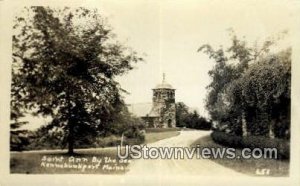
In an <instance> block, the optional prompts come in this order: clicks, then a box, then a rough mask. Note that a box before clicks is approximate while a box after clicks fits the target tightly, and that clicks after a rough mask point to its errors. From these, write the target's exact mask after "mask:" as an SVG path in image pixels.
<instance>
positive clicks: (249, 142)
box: [211, 131, 290, 159]
mask: <svg viewBox="0 0 300 186" xmlns="http://www.w3.org/2000/svg"><path fill="white" fill-rule="evenodd" d="M211 137H212V139H213V140H214V141H215V142H216V143H219V144H222V145H225V146H229V147H234V148H250V149H254V148H276V149H277V150H278V159H288V158H289V157H290V144H289V142H288V141H287V140H283V139H270V138H267V137H264V136H247V137H242V136H236V135H233V134H227V133H225V132H220V131H214V132H212V134H211Z"/></svg>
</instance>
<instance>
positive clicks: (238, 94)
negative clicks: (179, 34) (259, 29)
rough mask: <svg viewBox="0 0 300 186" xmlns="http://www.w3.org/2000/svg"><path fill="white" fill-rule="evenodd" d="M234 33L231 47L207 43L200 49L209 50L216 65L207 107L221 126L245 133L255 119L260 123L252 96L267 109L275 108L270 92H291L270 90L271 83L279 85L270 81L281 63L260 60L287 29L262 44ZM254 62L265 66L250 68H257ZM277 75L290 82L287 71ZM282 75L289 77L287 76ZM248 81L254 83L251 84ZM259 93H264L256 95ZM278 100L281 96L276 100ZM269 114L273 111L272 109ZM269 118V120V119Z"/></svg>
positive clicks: (280, 58) (266, 56)
mask: <svg viewBox="0 0 300 186" xmlns="http://www.w3.org/2000/svg"><path fill="white" fill-rule="evenodd" d="M230 33H231V45H230V46H229V47H228V48H226V49H224V48H223V47H220V48H219V49H217V50H216V49H214V48H213V47H212V46H211V45H208V44H206V45H202V46H201V47H200V48H199V50H198V51H203V52H204V53H206V54H208V56H209V57H210V58H211V59H212V60H213V61H214V62H215V65H214V68H213V69H212V70H211V71H209V75H210V76H211V78H212V81H211V83H210V84H209V86H208V87H207V88H208V91H209V93H208V96H207V101H206V107H207V109H208V111H209V113H210V115H211V118H212V120H214V121H215V122H217V123H218V124H219V126H221V127H223V128H226V127H227V128H229V129H230V130H231V132H234V133H236V134H239V135H241V134H243V135H244V136H245V135H248V128H249V126H248V125H249V123H251V124H252V125H253V124H254V123H256V124H257V123H258V122H257V121H256V122H255V121H252V120H253V119H254V118H256V119H258V117H254V116H253V114H252V113H253V112H254V110H253V109H254V107H253V104H252V103H250V102H251V101H250V99H258V100H259V102H255V104H258V105H260V106H261V107H265V108H264V110H265V111H266V110H272V108H271V105H272V104H271V103H269V104H267V105H266V104H265V101H266V102H268V101H270V100H271V98H270V99H269V98H268V96H266V95H271V96H275V97H276V96H277V94H280V95H281V94H287V92H285V93H282V92H280V91H287V89H284V90H281V89H280V90H278V91H277V90H276V91H277V92H278V93H277V94H275V93H274V92H272V91H271V90H269V88H270V87H269V84H272V83H273V85H272V86H271V88H274V89H276V86H277V85H276V83H275V82H274V81H269V82H267V80H268V78H270V77H273V76H274V75H275V74H277V71H278V70H280V68H281V66H280V65H278V64H277V63H272V64H271V63H270V66H271V67H272V68H271V67H270V68H269V67H267V65H263V63H259V62H260V61H264V60H269V59H270V57H269V56H271V54H270V50H271V46H272V45H275V44H276V43H277V42H278V41H279V40H280V39H282V38H283V37H284V35H285V34H286V32H282V33H280V34H278V35H277V36H276V37H271V38H268V39H267V40H266V41H265V42H262V44H260V45H259V44H257V43H255V44H254V45H250V44H249V43H247V42H246V40H245V39H244V38H242V39H241V38H238V37H237V36H236V34H235V33H234V32H233V31H231V32H230ZM274 56H275V57H274ZM274 56H273V58H277V59H278V60H282V58H283V57H280V55H279V56H278V55H274ZM286 56H288V55H287V54H286V55H285V57H286ZM285 60H286V61H288V57H286V59H285ZM254 64H256V67H257V66H261V67H260V68H261V69H260V70H259V68H258V67H257V68H256V70H257V71H255V72H254V70H252V71H249V68H250V66H251V69H253V68H254V66H255V65H254ZM264 64H266V63H264ZM276 68H279V69H276ZM272 70H273V72H272ZM262 72H263V73H264V74H263V73H262ZM249 73H250V74H252V75H253V73H254V74H255V77H253V76H252V75H249ZM268 73H270V75H268ZM275 76H277V77H278V78H282V79H281V80H280V82H284V83H285V84H288V83H287V78H288V75H287V73H283V74H282V75H275ZM282 76H287V77H286V78H283V77H282ZM255 79H259V82H258V81H256V82H254V80H255ZM250 80H252V82H250ZM247 83H250V84H251V85H250V84H247ZM253 83H254V84H253ZM284 83H283V84H284ZM248 85H249V86H248ZM253 85H255V86H253ZM259 86H260V87H259ZM264 86H266V87H264ZM273 86H274V87H273ZM278 86H280V88H281V87H282V85H281V84H280V85H278ZM255 88H256V89H255ZM262 95H264V96H262ZM255 96H260V97H258V98H256V97H255ZM278 100H279V99H277V100H276V101H278ZM280 102H281V100H280ZM251 104H252V106H251ZM264 113H266V112H264ZM266 114H267V115H270V114H271V113H266ZM264 118H266V117H264ZM268 121H269V120H268ZM266 122H267V120H266V121H265V123H266ZM252 128H257V129H258V130H261V129H262V127H252Z"/></svg>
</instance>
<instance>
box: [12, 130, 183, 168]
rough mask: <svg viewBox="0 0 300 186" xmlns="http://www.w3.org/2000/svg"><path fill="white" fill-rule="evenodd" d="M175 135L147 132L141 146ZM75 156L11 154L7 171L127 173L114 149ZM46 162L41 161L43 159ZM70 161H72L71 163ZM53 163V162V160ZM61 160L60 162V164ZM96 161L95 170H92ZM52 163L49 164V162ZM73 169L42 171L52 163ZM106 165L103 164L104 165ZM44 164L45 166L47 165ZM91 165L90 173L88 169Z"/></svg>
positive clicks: (61, 153)
mask: <svg viewBox="0 0 300 186" xmlns="http://www.w3.org/2000/svg"><path fill="white" fill-rule="evenodd" d="M177 135H179V131H165V132H148V133H146V135H145V144H147V143H153V142H156V141H159V140H162V139H166V138H170V137H173V136H177ZM75 152H76V154H75V155H73V156H71V155H68V154H66V151H60V150H52V151H47V152H43V151H36V152H11V153H10V171H11V173H13V174H14V173H17V174H124V173H126V172H127V171H128V168H127V166H128V164H129V163H130V161H131V160H125V161H122V160H119V159H118V157H117V148H115V147H110V148H94V149H80V150H78V149H77V150H75ZM45 157H46V158H49V159H48V160H49V161H43V158H45ZM72 158H73V159H72ZM53 159H54V160H53ZM61 159H62V161H60V160H61ZM96 159H97V160H99V161H101V163H99V166H98V167H96V165H97V164H98V162H93V160H96ZM50 160H52V161H50ZM70 160H75V161H76V162H75V163H74V162H71V164H72V165H74V164H75V165H77V168H74V167H73V168H60V167H45V166H53V165H54V164H55V163H56V164H59V165H64V164H65V163H69V164H70V162H69V161H70ZM105 161H106V162H105ZM47 163H48V164H47ZM79 165H86V166H88V165H90V167H91V168H90V169H89V168H86V169H84V171H83V169H79ZM92 165H94V169H92V168H93V167H92Z"/></svg>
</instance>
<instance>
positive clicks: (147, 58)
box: [25, 0, 298, 128]
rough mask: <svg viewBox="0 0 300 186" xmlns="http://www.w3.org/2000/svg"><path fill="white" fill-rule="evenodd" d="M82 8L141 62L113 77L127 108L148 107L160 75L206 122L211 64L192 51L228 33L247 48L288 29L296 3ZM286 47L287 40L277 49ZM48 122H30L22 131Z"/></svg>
mask: <svg viewBox="0 0 300 186" xmlns="http://www.w3.org/2000/svg"><path fill="white" fill-rule="evenodd" d="M86 4H87V5H86V6H87V7H91V8H97V9H99V12H100V13H101V14H102V15H103V17H105V18H107V21H108V23H109V24H110V26H111V27H112V28H113V32H114V33H115V34H116V36H117V37H116V39H117V40H119V41H120V42H121V43H123V44H124V45H127V46H129V47H131V48H132V49H134V50H135V51H137V52H138V53H139V54H140V55H141V56H143V57H144V62H140V63H138V64H136V65H135V68H134V70H132V71H129V72H128V73H127V74H125V75H122V76H120V77H118V78H117V80H118V81H119V82H120V85H121V87H122V88H123V89H125V90H127V91H128V92H129V93H130V94H123V96H124V99H125V101H126V103H127V104H130V103H131V104H132V103H145V102H147V103H149V102H151V100H152V88H154V87H155V86H156V85H157V84H158V83H161V81H162V74H163V73H165V74H166V81H167V82H168V83H170V84H171V85H172V86H173V87H174V88H175V89H176V102H184V103H185V104H186V105H188V106H189V107H192V108H193V109H196V110H198V111H199V112H200V114H201V115H202V116H204V117H207V118H209V115H208V113H207V111H206V109H205V98H206V96H207V93H208V91H207V89H206V87H207V86H208V85H209V83H210V82H211V79H210V77H209V75H208V71H209V70H211V69H212V68H213V65H214V62H213V61H212V60H211V59H209V58H208V57H207V56H206V55H205V54H203V53H200V52H197V50H198V48H199V47H200V46H201V45H203V44H210V45H212V46H213V47H215V48H216V47H219V46H221V45H222V46H224V47H226V46H228V45H229V44H230V37H229V32H228V29H230V28H232V29H233V30H234V31H235V32H236V34H237V35H238V36H239V37H241V38H242V37H244V38H245V40H247V41H248V42H249V43H250V44H251V43H253V42H254V41H256V40H257V41H263V40H264V39H265V38H267V37H270V36H274V35H276V34H278V33H279V32H282V31H283V30H291V27H292V26H293V21H294V19H295V14H296V7H297V6H298V4H296V1H284V0H280V1H279V0H272V1H264V0H260V1H257V0H252V1H243V0H240V1H237V0H236V1H233V0H232V1H231V0H226V1H221V0H209V1H208V0H180V1H179V0H161V1H158V0H123V1H121V0H102V1H96V0H93V1H87V3H86ZM73 6H77V5H73ZM80 6H85V4H80ZM289 44H290V38H289V37H287V38H286V39H285V40H284V41H283V42H282V43H281V47H286V46H288V45H289ZM25 119H29V117H28V118H25ZM48 121H49V119H47V118H41V117H40V118H32V117H30V123H31V124H30V126H27V127H28V128H35V127H37V126H40V124H41V122H42V123H46V122H48Z"/></svg>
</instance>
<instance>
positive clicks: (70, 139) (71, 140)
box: [68, 120, 74, 154]
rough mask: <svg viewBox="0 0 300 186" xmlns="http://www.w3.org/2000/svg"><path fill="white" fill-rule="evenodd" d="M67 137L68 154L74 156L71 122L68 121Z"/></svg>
mask: <svg viewBox="0 0 300 186" xmlns="http://www.w3.org/2000/svg"><path fill="white" fill-rule="evenodd" d="M68 127H69V135H68V154H74V126H73V122H72V121H70V120H69V123H68Z"/></svg>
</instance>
